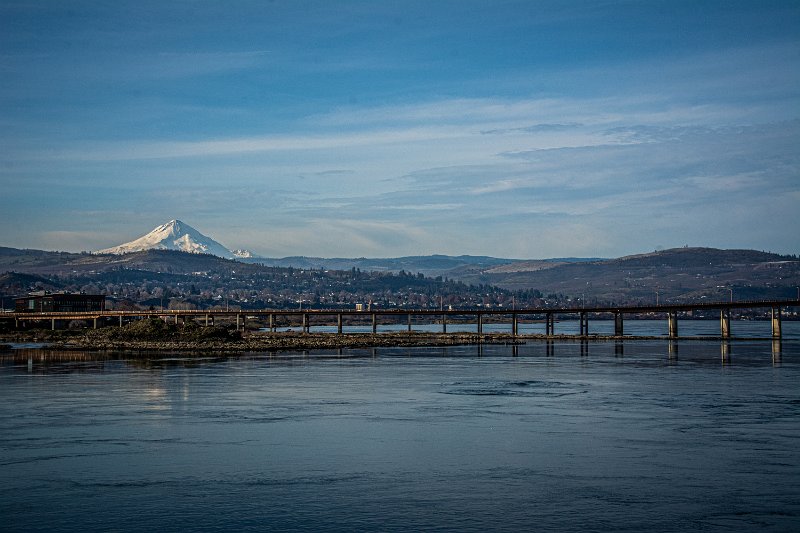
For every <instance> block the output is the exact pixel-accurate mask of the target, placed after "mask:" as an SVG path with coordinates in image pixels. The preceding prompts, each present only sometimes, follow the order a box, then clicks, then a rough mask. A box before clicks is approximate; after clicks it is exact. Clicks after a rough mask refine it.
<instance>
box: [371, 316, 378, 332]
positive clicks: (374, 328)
mask: <svg viewBox="0 0 800 533" xmlns="http://www.w3.org/2000/svg"><path fill="white" fill-rule="evenodd" d="M372 333H378V315H376V314H375V313H372Z"/></svg>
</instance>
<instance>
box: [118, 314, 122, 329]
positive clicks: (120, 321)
mask: <svg viewBox="0 0 800 533" xmlns="http://www.w3.org/2000/svg"><path fill="white" fill-rule="evenodd" d="M119 327H122V315H119Z"/></svg>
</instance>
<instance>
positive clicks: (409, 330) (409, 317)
mask: <svg viewBox="0 0 800 533" xmlns="http://www.w3.org/2000/svg"><path fill="white" fill-rule="evenodd" d="M408 332H409V333H411V313H408Z"/></svg>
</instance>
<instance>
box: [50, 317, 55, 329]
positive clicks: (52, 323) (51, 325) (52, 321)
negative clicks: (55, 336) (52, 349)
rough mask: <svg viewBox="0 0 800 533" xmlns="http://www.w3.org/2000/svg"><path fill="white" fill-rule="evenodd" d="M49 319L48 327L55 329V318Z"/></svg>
mask: <svg viewBox="0 0 800 533" xmlns="http://www.w3.org/2000/svg"><path fill="white" fill-rule="evenodd" d="M50 321H51V324H50V329H51V330H53V331H55V330H56V319H55V318H51V319H50Z"/></svg>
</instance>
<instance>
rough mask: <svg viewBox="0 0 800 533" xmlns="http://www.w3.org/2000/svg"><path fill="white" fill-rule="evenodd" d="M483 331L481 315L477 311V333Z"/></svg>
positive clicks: (479, 333)
mask: <svg viewBox="0 0 800 533" xmlns="http://www.w3.org/2000/svg"><path fill="white" fill-rule="evenodd" d="M482 333H483V315H482V314H481V313H478V335H481V334H482Z"/></svg>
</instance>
